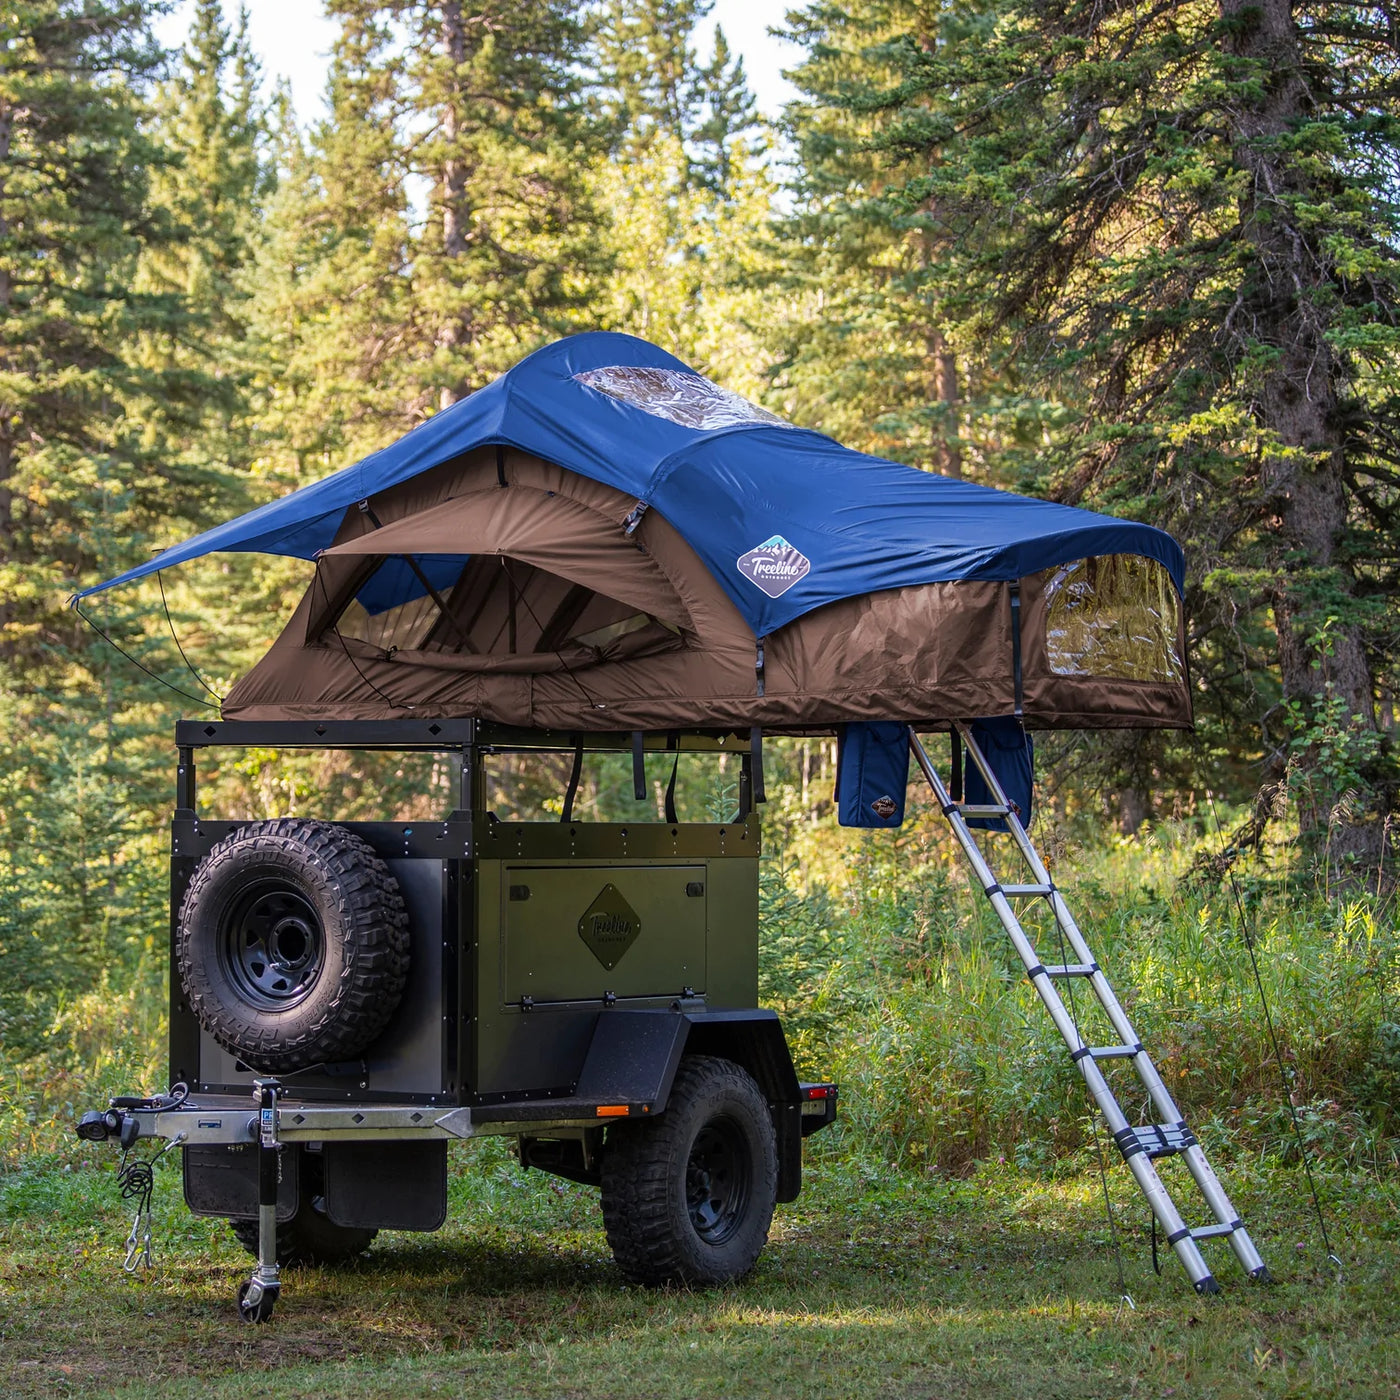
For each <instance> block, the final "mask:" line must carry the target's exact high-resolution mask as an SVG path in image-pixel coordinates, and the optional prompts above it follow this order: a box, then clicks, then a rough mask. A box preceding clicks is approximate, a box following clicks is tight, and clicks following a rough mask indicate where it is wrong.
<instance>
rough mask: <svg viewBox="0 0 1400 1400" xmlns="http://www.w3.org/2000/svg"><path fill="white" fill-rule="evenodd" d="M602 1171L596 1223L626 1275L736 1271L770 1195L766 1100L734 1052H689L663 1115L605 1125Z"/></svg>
mask: <svg viewBox="0 0 1400 1400" xmlns="http://www.w3.org/2000/svg"><path fill="white" fill-rule="evenodd" d="M602 1178H603V1180H602V1206H603V1227H604V1230H605V1231H606V1233H607V1237H608V1244H609V1245H610V1246H611V1247H612V1252H613V1258H614V1259H616V1261H617V1264H618V1267H619V1268H620V1269H621V1270H622V1272H623V1273H624V1274H625V1275H626V1276H627V1277H628V1278H629V1279H631V1280H632V1281H634V1282H636V1283H643V1284H648V1285H652V1286H657V1285H662V1284H690V1285H706V1284H717V1283H728V1282H730V1281H731V1280H733V1279H737V1278H739V1277H741V1276H742V1275H743V1274H746V1273H748V1271H749V1270H750V1269H751V1268H753V1266H754V1264H755V1262H756V1261H757V1259H758V1256H759V1254H760V1253H761V1252H762V1250H763V1246H764V1245H765V1244H766V1243H767V1241H768V1227H769V1225H770V1224H771V1223H772V1220H773V1206H774V1204H775V1202H776V1200H777V1190H778V1151H777V1135H776V1133H775V1131H774V1128H773V1116H772V1112H771V1110H770V1109H769V1106H768V1103H767V1100H766V1099H765V1098H764V1097H763V1094H762V1092H761V1091H760V1090H759V1087H758V1085H757V1084H756V1083H755V1082H754V1080H753V1078H752V1076H751V1075H750V1074H749V1073H748V1072H747V1071H746V1070H744V1069H742V1068H741V1067H740V1066H739V1065H736V1064H735V1063H734V1062H733V1061H732V1060H723V1059H718V1058H715V1057H713V1056H708V1055H693V1056H687V1057H686V1058H685V1059H683V1060H682V1061H681V1063H680V1067H679V1068H678V1069H677V1071H676V1077H675V1080H674V1082H673V1084H672V1087H671V1096H670V1098H669V1100H668V1101H667V1104H666V1111H665V1112H664V1113H663V1114H661V1115H660V1116H658V1117H657V1118H654V1119H636V1120H629V1121H627V1122H624V1123H617V1124H615V1125H614V1126H613V1127H612V1128H611V1129H609V1132H608V1138H607V1142H606V1144H605V1146H604V1151H603V1161H602Z"/></svg>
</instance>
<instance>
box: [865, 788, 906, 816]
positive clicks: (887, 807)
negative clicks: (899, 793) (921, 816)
mask: <svg viewBox="0 0 1400 1400" xmlns="http://www.w3.org/2000/svg"><path fill="white" fill-rule="evenodd" d="M870 810H871V811H872V812H874V813H875V815H876V816H877V817H879V818H880V820H881V821H885V822H887V821H889V819H890V818H891V817H892V816H894V814H895V813H896V812H897V811H899V804H898V803H897V802H896V801H895V800H894V798H893V797H891V796H890V795H889V794H888V793H886V794H885V796H884V797H877V798H876V799H875V800H874V802H872V803H871V804H870Z"/></svg>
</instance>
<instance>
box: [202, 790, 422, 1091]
mask: <svg viewBox="0 0 1400 1400" xmlns="http://www.w3.org/2000/svg"><path fill="white" fill-rule="evenodd" d="M175 949H176V961H177V963H178V966H179V972H180V983H181V985H182V986H183V987H184V989H185V996H186V997H187V998H188V1000H189V1004H190V1008H191V1010H193V1012H194V1013H195V1016H196V1017H197V1018H198V1020H199V1023H200V1025H202V1026H203V1027H204V1028H205V1030H207V1031H208V1032H209V1034H210V1035H212V1036H213V1037H214V1039H215V1040H217V1041H218V1042H219V1044H220V1045H222V1046H223V1047H224V1049H225V1050H227V1051H229V1053H230V1054H233V1055H237V1056H238V1058H239V1059H240V1060H243V1061H244V1062H245V1063H246V1064H248V1065H250V1066H251V1067H252V1068H253V1069H256V1070H261V1071H263V1072H265V1073H269V1074H289V1073H291V1072H292V1071H294V1070H300V1069H307V1068H310V1067H311V1066H314V1065H319V1064H335V1063H337V1062H341V1061H344V1060H348V1059H351V1058H353V1057H354V1056H356V1055H358V1054H359V1052H360V1051H362V1050H363V1049H364V1048H365V1047H366V1046H367V1045H369V1044H370V1042H371V1041H373V1040H374V1039H375V1038H376V1037H377V1036H378V1035H379V1034H380V1032H381V1031H382V1030H383V1029H384V1027H385V1026H386V1025H387V1024H388V1022H389V1018H390V1017H391V1016H392V1015H393V1014H394V1011H395V1009H396V1007H397V1006H398V1004H399V998H400V997H401V996H402V994H403V989H404V983H405V981H406V980H407V977H408V911H407V910H406V909H405V907H404V902H403V896H402V894H400V892H399V887H398V882H397V881H396V880H395V879H394V877H393V876H392V875H390V874H389V869H388V867H387V866H386V865H385V864H384V862H383V861H382V860H380V859H379V857H378V856H377V855H375V853H374V852H373V851H372V850H371V849H370V848H369V846H368V845H366V844H365V842H364V841H362V840H361V839H360V838H359V837H358V836H356V835H355V834H354V833H353V832H350V831H347V830H346V829H345V828H344V827H341V826H335V825H333V824H331V823H330V822H320V821H305V820H300V819H296V818H291V817H282V818H278V819H277V820H275V821H263V822H251V823H249V824H248V825H247V826H243V827H240V828H239V829H238V830H237V831H235V832H233V833H232V834H231V835H229V836H226V837H224V839H223V840H222V841H220V842H219V843H218V844H217V845H216V846H214V848H213V849H212V850H211V851H210V852H209V854H208V855H207V856H205V857H204V859H203V860H202V861H201V862H200V863H199V865H198V866H197V867H196V869H195V872H194V878H193V879H192V880H191V881H190V885H189V889H188V890H186V892H185V898H184V901H183V903H182V904H181V906H180V919H179V924H178V928H177V933H176V940H175Z"/></svg>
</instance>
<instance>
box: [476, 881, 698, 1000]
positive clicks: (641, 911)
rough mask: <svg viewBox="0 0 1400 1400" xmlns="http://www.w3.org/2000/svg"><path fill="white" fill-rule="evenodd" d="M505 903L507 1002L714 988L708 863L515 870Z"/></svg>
mask: <svg viewBox="0 0 1400 1400" xmlns="http://www.w3.org/2000/svg"><path fill="white" fill-rule="evenodd" d="M501 901H502V909H501V938H502V944H503V946H502V949H501V953H502V956H501V981H502V985H501V1000H502V1002H503V1003H504V1004H505V1005H511V1004H515V1005H519V1004H520V1001H521V998H522V997H529V998H531V1000H532V1001H533V1002H535V1003H536V1004H537V1005H538V1004H539V1003H542V1002H570V1001H596V1000H598V999H599V998H601V997H602V996H603V994H604V993H605V992H611V993H612V994H613V995H615V996H617V997H619V998H623V997H675V996H680V995H681V993H682V992H683V991H684V990H685V989H686V988H690V989H691V990H692V991H693V992H694V993H696V994H697V995H700V994H703V992H704V990H705V907H706V870H705V866H704V864H703V863H700V864H696V865H635V866H619V865H599V866H586V865H571V866H542V865H508V866H506V868H505V871H504V878H503V881H502V887H501Z"/></svg>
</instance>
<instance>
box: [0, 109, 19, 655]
mask: <svg viewBox="0 0 1400 1400" xmlns="http://www.w3.org/2000/svg"><path fill="white" fill-rule="evenodd" d="M14 119H15V114H14V109H13V108H12V107H11V106H10V105H9V103H7V102H0V247H3V246H4V245H5V244H6V243H7V242H9V237H10V223H9V220H8V219H7V218H6V217H5V214H4V207H5V206H4V200H5V196H6V191H7V189H8V179H7V177H8V174H9V168H8V167H9V162H10V142H11V140H12V138H13V133H14ZM11 295H12V291H11V285H10V269H9V267H8V265H7V264H6V263H4V262H3V261H0V317H3V316H4V315H6V314H7V313H8V312H9V309H10V298H11ZM8 361H9V357H8V356H6V355H3V354H0V368H4V369H7V370H8V369H9V368H10V367H11V366H10V364H9V363H8ZM16 416H17V409H16V407H15V405H13V404H10V403H5V402H4V401H3V400H0V558H3V559H13V558H14V554H15V493H14V485H13V481H14V472H15V440H16V427H17V424H16V422H15V419H16ZM14 619H15V609H14V604H13V603H11V602H9V601H8V600H7V599H6V598H4V597H3V596H0V655H4V654H5V653H6V652H8V651H9V649H10V648H9V645H8V643H7V640H6V633H7V632H8V631H9V628H10V624H11V623H12V622H13V621H14Z"/></svg>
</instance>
